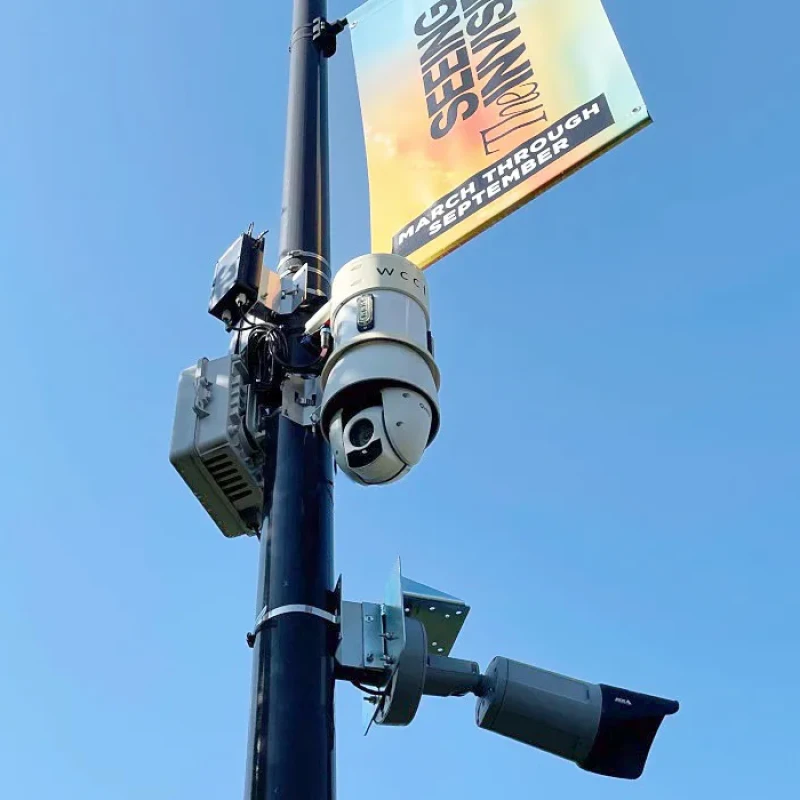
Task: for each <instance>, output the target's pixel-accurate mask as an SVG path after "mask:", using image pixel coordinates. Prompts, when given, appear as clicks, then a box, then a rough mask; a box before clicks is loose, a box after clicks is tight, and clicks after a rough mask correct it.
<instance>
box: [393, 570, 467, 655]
mask: <svg viewBox="0 0 800 800" xmlns="http://www.w3.org/2000/svg"><path fill="white" fill-rule="evenodd" d="M402 582H403V583H402V585H403V610H404V612H405V615H406V616H407V617H410V618H412V619H418V620H419V621H420V622H421V623H422V624H423V625H424V626H425V631H426V632H427V634H428V652H429V653H432V654H435V655H438V656H449V655H450V651H451V650H452V649H453V645H454V644H455V643H456V639H457V638H458V634H459V633H461V628H462V627H463V626H464V620H466V618H467V614H469V606H468V605H467V604H466V603H465V602H464V601H463V600H459V599H458V598H457V597H453V596H452V595H449V594H445V593H444V592H440V591H439V590H438V589H434V588H433V587H432V586H426V585H425V584H424V583H417V581H412V580H410V579H409V578H406V577H403V578H402Z"/></svg>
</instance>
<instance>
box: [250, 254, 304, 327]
mask: <svg viewBox="0 0 800 800" xmlns="http://www.w3.org/2000/svg"><path fill="white" fill-rule="evenodd" d="M308 273H309V266H308V264H303V266H302V267H300V269H298V270H296V271H294V272H286V273H285V274H283V275H280V274H278V273H277V272H274V271H273V270H264V272H263V273H262V276H261V285H260V286H259V288H258V300H257V301H256V308H255V309H254V310H253V313H255V314H256V315H257V316H264V311H263V310H266V311H268V312H269V313H270V314H274V315H275V316H278V317H285V316H289V315H290V314H293V313H294V312H295V311H297V309H298V308H300V306H301V305H302V304H303V302H304V301H305V300H306V298H307V296H308ZM262 309H263V310H262Z"/></svg>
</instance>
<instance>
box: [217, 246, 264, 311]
mask: <svg viewBox="0 0 800 800" xmlns="http://www.w3.org/2000/svg"><path fill="white" fill-rule="evenodd" d="M263 263H264V239H263V238H260V239H254V238H253V237H252V236H249V235H248V234H246V233H243V234H242V235H241V236H240V237H239V238H238V239H237V240H236V241H235V242H234V243H233V244H232V245H231V246H230V247H229V248H228V249H227V250H226V251H225V254H224V255H223V256H222V258H220V260H219V261H217V265H216V267H215V268H214V283H213V285H212V287H211V300H210V301H209V303H208V313H209V314H211V315H212V316H214V317H216V318H217V319H220V320H222V321H223V322H225V323H227V324H230V325H235V324H236V323H238V322H240V321H241V319H242V317H243V316H244V312H245V311H247V309H248V308H249V307H250V306H251V305H252V304H253V303H254V302H255V301H256V299H257V297H258V285H259V281H260V280H261V269H262V266H263ZM240 295H243V296H244V298H245V301H244V303H243V304H240V303H237V302H236V299H237V298H238V297H239V296H240Z"/></svg>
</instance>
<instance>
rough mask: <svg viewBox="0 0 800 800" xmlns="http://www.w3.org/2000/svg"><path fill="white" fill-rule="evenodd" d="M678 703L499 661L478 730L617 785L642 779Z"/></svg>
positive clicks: (487, 684)
mask: <svg viewBox="0 0 800 800" xmlns="http://www.w3.org/2000/svg"><path fill="white" fill-rule="evenodd" d="M677 710H678V703H677V702H675V701H674V700H665V699H664V698H661V697H652V696H651V695H646V694H639V693H638V692H631V691H629V690H627V689H618V688H615V687H613V686H605V685H603V684H593V683H585V682H584V681H579V680H575V679H574V678H568V677H566V676H565V675H558V674H557V673H555V672H548V671H546V670H543V669H539V668H537V667H532V666H529V665H528V664H521V663H519V662H517V661H511V660H509V659H507V658H495V659H494V661H492V663H491V664H490V665H489V669H488V670H487V671H486V675H485V677H484V679H483V685H482V687H481V689H480V697H479V698H478V702H477V706H476V710H475V714H476V721H477V723H478V726H479V727H481V728H484V729H486V730H489V731H494V732H495V733H499V734H501V735H502V736H507V737H509V738H510V739H515V740H516V741H518V742H522V743H524V744H529V745H532V746H533V747H538V748H539V749H541V750H545V751H546V752H548V753H552V754H553V755H556V756H561V757H562V758H566V759H569V760H570V761H574V762H575V763H576V764H577V765H578V766H579V767H581V768H582V769H585V770H587V771H588V772H594V773H596V774H599V775H606V776H608V777H612V778H627V779H629V780H633V779H636V778H638V777H639V776H640V775H641V774H642V772H643V770H644V765H645V762H646V761H647V756H648V754H649V752H650V747H651V745H652V744H653V739H655V736H656V733H657V732H658V728H659V726H660V725H661V722H662V720H663V719H664V717H665V716H667V715H669V714H674V713H675V712H676V711H677Z"/></svg>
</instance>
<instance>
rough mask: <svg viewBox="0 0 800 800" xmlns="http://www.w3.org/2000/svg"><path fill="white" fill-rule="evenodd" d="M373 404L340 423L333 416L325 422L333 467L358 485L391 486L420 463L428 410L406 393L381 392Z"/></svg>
mask: <svg viewBox="0 0 800 800" xmlns="http://www.w3.org/2000/svg"><path fill="white" fill-rule="evenodd" d="M379 399H380V403H379V404H378V405H373V406H369V407H368V408H365V409H363V410H361V411H358V412H356V413H355V414H354V415H353V416H351V417H350V418H349V419H347V420H346V421H345V416H344V411H337V412H336V414H335V415H334V417H333V419H332V421H331V428H330V440H331V445H332V446H333V452H334V457H335V458H336V461H337V462H338V463H339V464H340V465H341V466H342V468H343V469H345V468H346V469H347V470H348V474H349V475H350V477H352V478H354V479H355V480H357V481H358V482H360V483H364V484H382V483H391V482H392V481H395V480H397V479H398V478H400V477H402V476H403V475H405V474H406V472H408V471H409V470H410V469H411V467H413V466H414V465H415V464H417V463H418V462H419V460H420V459H421V458H422V454H423V452H424V451H425V448H426V446H427V444H428V439H429V438H430V433H431V424H432V422H433V412H432V410H431V404H430V403H429V402H428V400H427V399H426V398H425V397H424V396H423V395H421V394H419V393H418V392H414V391H412V390H411V389H406V388H402V387H395V388H386V389H381V391H380V395H379ZM345 465H346V467H345Z"/></svg>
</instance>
